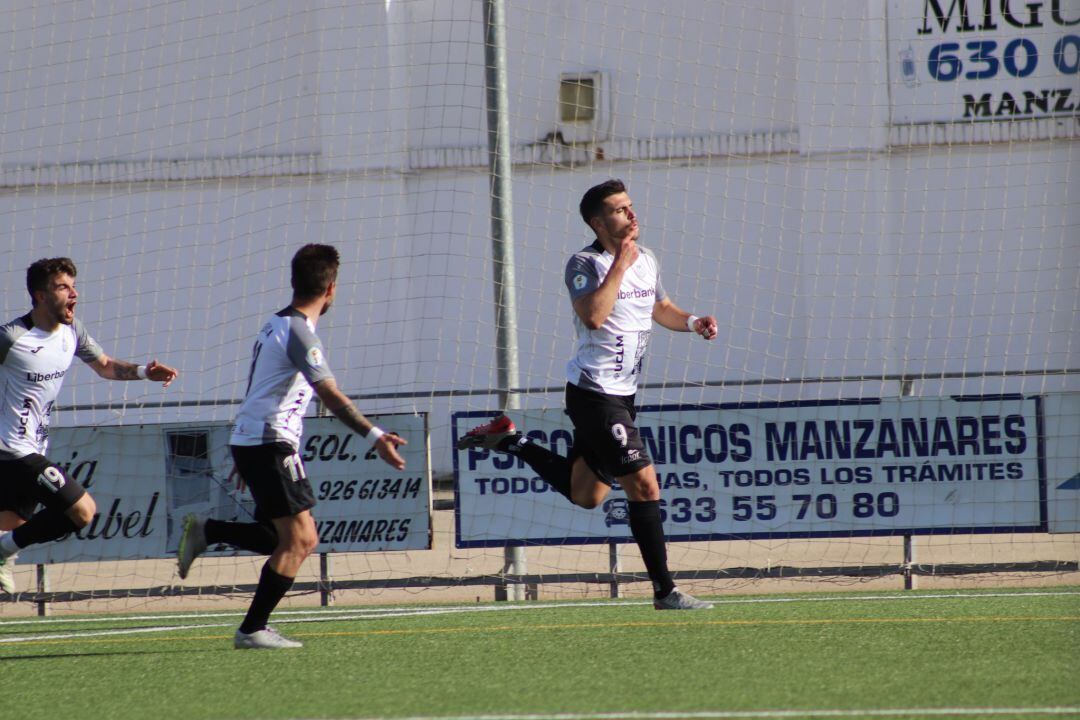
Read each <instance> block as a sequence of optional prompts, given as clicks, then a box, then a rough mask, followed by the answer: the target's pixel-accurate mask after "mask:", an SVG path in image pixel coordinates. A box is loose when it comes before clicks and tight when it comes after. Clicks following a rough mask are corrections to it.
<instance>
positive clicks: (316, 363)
mask: <svg viewBox="0 0 1080 720" xmlns="http://www.w3.org/2000/svg"><path fill="white" fill-rule="evenodd" d="M307 361H308V365H311V366H312V367H321V366H322V364H323V355H322V350H320V349H319V348H317V347H313V348H311V349H310V350H308V351H307Z"/></svg>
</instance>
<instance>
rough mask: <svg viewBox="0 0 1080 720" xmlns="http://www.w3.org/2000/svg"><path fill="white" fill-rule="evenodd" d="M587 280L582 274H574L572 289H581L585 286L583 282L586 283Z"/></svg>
mask: <svg viewBox="0 0 1080 720" xmlns="http://www.w3.org/2000/svg"><path fill="white" fill-rule="evenodd" d="M588 281H589V279H588V278H586V277H585V276H584V275H582V274H580V273H579V274H577V275H575V276H574V289H575V290H581V289H582V288H584V287H585V283H587V282H588Z"/></svg>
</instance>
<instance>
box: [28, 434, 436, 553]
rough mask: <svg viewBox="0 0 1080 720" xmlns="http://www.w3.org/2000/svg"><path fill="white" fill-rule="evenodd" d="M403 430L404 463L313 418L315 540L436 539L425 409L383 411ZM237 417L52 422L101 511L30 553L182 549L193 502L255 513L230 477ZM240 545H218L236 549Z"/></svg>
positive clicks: (225, 515) (343, 545) (386, 543)
mask: <svg viewBox="0 0 1080 720" xmlns="http://www.w3.org/2000/svg"><path fill="white" fill-rule="evenodd" d="M372 420H373V421H374V422H377V423H378V424H379V425H380V426H381V427H383V428H384V429H386V430H388V431H389V430H393V431H394V432H397V433H398V434H400V435H401V436H402V437H404V438H405V439H406V440H408V441H409V444H408V445H405V446H403V447H401V448H400V452H401V454H402V456H403V457H404V458H405V462H406V467H405V470H403V471H397V470H395V469H394V468H392V467H390V466H389V465H387V464H386V463H384V462H382V461H381V460H379V459H378V458H377V457H375V456H374V453H372V452H371V445H370V444H369V443H368V442H367V441H366V440H365V439H364V438H361V437H358V436H356V435H354V434H353V433H352V432H351V431H349V430H348V429H347V428H345V427H344V426H343V425H342V424H341V423H340V422H338V421H337V419H335V418H307V419H306V420H305V421H304V437H303V438H302V440H301V446H300V455H301V458H302V459H303V462H304V467H305V470H306V472H307V476H308V479H309V481H310V482H311V484H312V487H313V488H314V490H315V496H316V498H317V501H318V505H316V507H315V509H314V511H313V514H314V516H315V519H316V523H317V526H318V530H319V539H320V543H319V546H318V548H317V550H316V552H320V553H321V552H373V551H385V550H412V549H425V548H429V547H431V473H430V461H429V452H428V442H427V437H428V434H427V416H426V415H424V414H418V415H411V414H410V415H406V414H402V415H383V416H377V417H373V418H372ZM230 429H231V426H230V425H229V424H227V423H171V424H162V425H137V426H116V427H101V428H54V429H53V431H52V433H51V435H50V448H49V458H50V459H51V460H53V461H54V462H56V463H58V464H60V465H62V466H64V467H65V468H66V469H67V471H68V473H69V474H70V475H71V476H72V477H73V478H74V479H76V480H78V481H80V482H81V483H82V484H83V485H84V486H86V487H87V490H88V491H89V492H90V494H91V495H92V496H93V497H94V500H95V501H96V503H97V509H98V512H97V514H96V515H95V517H94V519H93V521H92V522H91V523H90V524H89V525H88V526H87V527H86V528H83V529H82V530H80V531H78V532H77V533H74V537H71V536H69V537H68V538H65V539H62V540H59V541H57V542H52V543H46V544H43V545H40V546H31V547H29V548H27V549H25V550H23V551H22V552H21V553H20V555H19V559H20V562H23V563H56V562H79V561H92V560H117V559H143V558H161V557H167V556H169V555H172V554H175V553H176V547H177V544H178V543H179V539H180V538H179V532H180V526H181V522H180V521H181V519H182V518H183V517H184V515H186V514H187V513H189V512H194V513H197V514H199V515H200V516H202V517H213V518H216V519H219V520H237V521H240V522H248V521H250V520H251V519H252V517H253V513H254V502H253V501H252V499H251V495H250V494H249V493H247V492H246V491H243V492H241V491H238V490H237V488H236V487H235V484H234V481H233V480H232V479H230V474H231V472H232V468H233V462H232V457H231V455H230V453H229V448H228V440H229V432H230ZM234 552H235V551H234V550H232V549H231V548H220V549H215V548H211V549H210V551H209V553H210V554H214V553H223V554H233V553H234Z"/></svg>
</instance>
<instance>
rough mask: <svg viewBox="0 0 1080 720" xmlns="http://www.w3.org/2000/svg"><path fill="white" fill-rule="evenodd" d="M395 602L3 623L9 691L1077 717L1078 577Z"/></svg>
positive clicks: (469, 708) (330, 707) (466, 712)
mask: <svg viewBox="0 0 1080 720" xmlns="http://www.w3.org/2000/svg"><path fill="white" fill-rule="evenodd" d="M391 610H393V612H392V613H391V615H392V616H386V615H379V614H378V613H377V612H375V611H373V609H371V608H353V609H343V608H334V609H333V614H328V615H317V614H316V615H312V614H303V615H292V614H285V613H279V614H278V616H277V617H276V620H277V627H278V628H279V629H280V630H281V631H282V632H283V634H285V635H287V636H288V637H291V638H294V639H298V640H301V641H303V642H304V643H305V647H304V648H303V649H300V650H287V651H243V652H241V651H236V650H233V649H232V645H231V637H232V632H233V629H234V628H235V625H236V623H237V622H238V621H239V615H236V616H221V615H197V614H195V615H192V614H176V615H175V616H168V615H157V616H155V617H154V618H150V619H132V618H124V617H117V618H100V619H97V618H94V619H92V622H85V618H80V619H79V620H80V621H79V622H75V623H73V622H71V619H70V618H57V619H55V620H48V619H44V620H42V621H41V622H36V621H35V622H32V623H26V622H25V621H23V622H19V623H14V622H10V621H0V661H2V662H0V667H2V668H3V669H4V671H5V673H4V687H5V688H6V691H5V693H4V694H5V696H6V699H7V703H10V705H9V707H10V708H13V709H12V710H11V711H10V712H12V713H13V714H15V716H17V717H20V718H26V719H27V720H29V719H32V718H55V717H60V716H62V715H66V714H67V713H68V712H71V713H72V714H75V713H77V714H78V715H80V716H87V717H90V718H93V719H94V720H103V719H105V718H152V719H154V720H167V719H168V718H187V719H197V718H345V717H351V718H361V717H364V718H368V717H370V718H374V717H380V718H382V717H385V718H392V717H399V718H403V717H436V716H445V717H465V716H478V715H488V716H500V717H506V716H516V715H534V716H551V715H556V714H567V715H570V716H574V717H577V716H581V717H582V718H596V719H597V720H599V718H601V717H603V716H605V715H609V716H610V715H616V716H624V715H627V714H636V715H638V716H641V717H662V718H665V719H666V718H669V717H674V716H676V715H677V714H680V713H682V714H684V715H685V716H689V715H697V716H698V717H717V718H722V717H732V718H734V717H740V715H739V714H738V713H758V714H757V715H742V716H744V717H761V718H767V717H776V718H781V717H796V716H805V717H812V716H813V713H814V712H819V713H822V714H821V715H819V716H820V717H829V716H832V717H854V716H858V713H860V712H863V713H866V716H867V717H873V716H879V717H880V716H888V717H893V718H896V717H912V718H927V717H940V716H942V715H943V714H945V713H944V711H946V710H948V711H949V716H957V717H983V716H991V715H992V716H993V717H1033V716H1052V717H1080V710H1077V708H1078V707H1080V589H1077V588H1059V589H1055V590H1052V591H1026V592H1025V591H1017V592H1007V593H994V592H991V593H947V592H938V593H896V594H873V595H870V594H859V593H854V594H834V595H828V596H825V595H808V596H772V597H761V598H731V597H726V598H723V599H722V600H721V601H720V602H718V604H717V607H716V608H714V609H713V610H710V611H702V612H664V613H661V612H656V611H654V610H653V609H652V607H651V605H649V604H646V603H640V602H638V603H627V602H620V601H612V602H611V603H531V604H511V605H506V604H502V605H491V604H488V605H474V606H467V605H466V606H461V607H458V608H454V607H449V606H447V607H434V608H430V610H432V611H435V612H436V613H437V614H426V615H425V614H419V615H418V614H412V613H416V612H417V611H420V610H421V608H418V607H412V606H401V607H398V608H392V609H391ZM383 612H384V613H385V612H386V609H383ZM399 614H400V615H401V616H397V615H399ZM301 619H306V620H309V621H307V622H295V621H297V620H301ZM310 620H317V621H310ZM140 628H141V629H142V630H143V632H134V631H135V630H136V629H140ZM147 629H150V630H153V631H152V632H146V631H145V630H147ZM112 631H120V633H119V634H108V635H106V634H101V633H103V632H112ZM20 638H22V639H21V640H20ZM65 708H66V710H64V709H65ZM15 709H17V710H15ZM1009 709H1025V710H1024V712H1020V713H1017V714H1013V715H1009V714H1004V711H1006V710H1009ZM793 711H802V712H805V713H806V715H792V714H790V713H792V712H793ZM904 711H911V712H910V713H907V714H904ZM898 712H899V714H897V713H898ZM829 713H831V715H830V714H829ZM890 713H891V714H890Z"/></svg>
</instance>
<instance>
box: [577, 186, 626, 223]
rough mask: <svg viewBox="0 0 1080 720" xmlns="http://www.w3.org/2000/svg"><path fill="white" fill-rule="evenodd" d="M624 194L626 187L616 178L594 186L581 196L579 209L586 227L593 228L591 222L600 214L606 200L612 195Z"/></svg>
mask: <svg viewBox="0 0 1080 720" xmlns="http://www.w3.org/2000/svg"><path fill="white" fill-rule="evenodd" d="M624 192H626V185H624V184H623V181H622V180H616V179H614V178H612V179H611V180H605V181H604V182H602V183H600V184H599V185H593V186H592V187H591V188H589V189H588V190H586V191H585V194H584V195H582V196H581V205H580V206H579V208H578V209H579V210H581V219H582V220H584V221H585V224H586V225H588V226H589V227H592V225H591V224H590V223H589V221H590V220H592V219H593V218H594V217H596V216H597V215H599V214H600V210H601V209H602V208H603V207H604V200H605V199H606V198H607V197H608V196H610V195H617V194H619V193H624Z"/></svg>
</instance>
